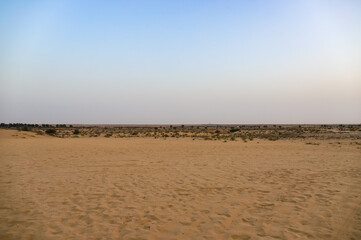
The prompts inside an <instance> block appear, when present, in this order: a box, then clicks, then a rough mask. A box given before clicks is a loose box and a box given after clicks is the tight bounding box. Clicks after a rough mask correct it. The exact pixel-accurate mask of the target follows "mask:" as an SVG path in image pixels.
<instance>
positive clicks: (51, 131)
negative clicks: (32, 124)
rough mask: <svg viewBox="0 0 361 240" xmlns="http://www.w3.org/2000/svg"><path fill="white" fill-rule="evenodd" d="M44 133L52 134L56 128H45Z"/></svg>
mask: <svg viewBox="0 0 361 240" xmlns="http://www.w3.org/2000/svg"><path fill="white" fill-rule="evenodd" d="M45 133H46V134H48V135H54V134H55V133H56V130H55V129H54V128H49V129H46V130H45Z"/></svg>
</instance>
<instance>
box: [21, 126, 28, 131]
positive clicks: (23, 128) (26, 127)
mask: <svg viewBox="0 0 361 240" xmlns="http://www.w3.org/2000/svg"><path fill="white" fill-rule="evenodd" d="M20 130H21V131H30V129H29V128H28V126H22V127H21V128H20Z"/></svg>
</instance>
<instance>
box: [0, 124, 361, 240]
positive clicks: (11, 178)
mask: <svg viewBox="0 0 361 240" xmlns="http://www.w3.org/2000/svg"><path fill="white" fill-rule="evenodd" d="M14 135H17V136H14ZM306 142H314V143H319V144H320V145H310V144H306ZM337 142H340V143H339V144H338V143H337ZM354 142H355V141H352V143H351V141H350V140H343V141H337V140H327V141H326V140H324V141H320V140H317V141H315V140H314V141H312V140H289V141H285V140H279V141H274V142H272V141H259V140H257V139H255V140H254V141H252V142H247V143H244V142H242V141H236V142H226V143H224V142H222V141H204V140H194V141H193V140H192V139H167V140H163V139H152V138H127V139H115V138H79V139H69V138H68V139H61V138H54V137H49V136H35V134H33V133H24V132H17V131H11V130H0V239H361V187H360V186H361V146H360V145H357V144H355V143H354Z"/></svg>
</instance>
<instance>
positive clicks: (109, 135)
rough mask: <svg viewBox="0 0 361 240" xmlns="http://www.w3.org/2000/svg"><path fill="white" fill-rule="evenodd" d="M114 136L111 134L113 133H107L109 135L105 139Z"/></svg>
mask: <svg viewBox="0 0 361 240" xmlns="http://www.w3.org/2000/svg"><path fill="white" fill-rule="evenodd" d="M112 135H113V134H111V133H107V134H105V135H104V137H106V138H108V137H111V136H112Z"/></svg>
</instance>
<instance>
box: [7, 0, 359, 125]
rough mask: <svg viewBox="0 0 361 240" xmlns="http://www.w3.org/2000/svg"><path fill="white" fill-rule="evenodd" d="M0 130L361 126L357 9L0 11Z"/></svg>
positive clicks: (307, 4) (287, 5) (94, 6)
mask: <svg viewBox="0 0 361 240" xmlns="http://www.w3.org/2000/svg"><path fill="white" fill-rule="evenodd" d="M0 122H6V123H8V122H21V123H79V124H86V123H87V124H96V123H109V124H168V123H170V124H201V123H204V124H206V123H217V124H264V123H274V124H286V123H293V124H302V123H303V124H305V123H310V124H312V123H313V124H327V123H330V124H339V123H349V124H360V123H361V1H358V0H354V1H352V0H338V1H332V0H328V1H326V0H318V1H315V0H284V1H282V0H274V1H267V0H250V1H229V0H217V1H216V0H208V1H203V0H197V1H194V0H184V1H171V0H167V1H150V0H144V1H137V0H135V1H92V0H53V1H50V0H48V1H43V0H29V1H26V0H12V1H0Z"/></svg>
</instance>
